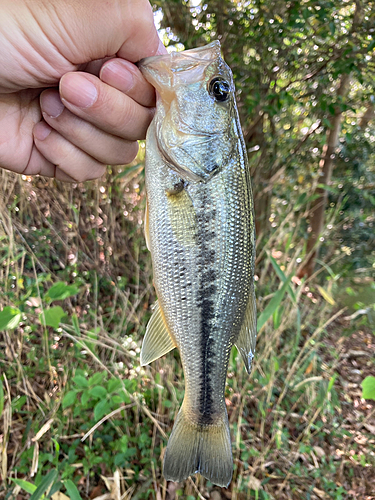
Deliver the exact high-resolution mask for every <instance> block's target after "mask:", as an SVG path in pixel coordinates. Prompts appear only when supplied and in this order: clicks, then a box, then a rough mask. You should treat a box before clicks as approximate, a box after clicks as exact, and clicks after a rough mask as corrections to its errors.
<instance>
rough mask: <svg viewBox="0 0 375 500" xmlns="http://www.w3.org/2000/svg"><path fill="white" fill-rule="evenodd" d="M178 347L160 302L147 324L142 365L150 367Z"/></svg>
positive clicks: (142, 350)
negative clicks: (156, 360) (169, 329)
mask: <svg viewBox="0 0 375 500" xmlns="http://www.w3.org/2000/svg"><path fill="white" fill-rule="evenodd" d="M175 347H176V344H175V342H174V340H173V339H172V337H171V335H170V333H169V331H168V328H167V326H166V324H165V321H164V318H163V313H162V310H161V307H160V305H159V302H156V304H155V309H154V312H153V313H152V316H151V318H150V321H149V322H148V324H147V328H146V334H145V336H144V339H143V343H142V349H141V365H142V366H144V365H148V364H149V363H151V362H152V361H155V359H158V358H160V357H161V356H164V354H167V352H169V351H171V350H172V349H174V348H175Z"/></svg>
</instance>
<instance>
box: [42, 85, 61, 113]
mask: <svg viewBox="0 0 375 500" xmlns="http://www.w3.org/2000/svg"><path fill="white" fill-rule="evenodd" d="M40 105H41V108H42V111H44V112H45V113H46V114H47V115H48V116H50V117H51V118H57V117H58V116H60V115H61V113H62V112H63V111H64V107H65V106H64V104H63V103H62V102H61V99H60V96H59V94H58V93H57V92H48V91H47V92H43V93H42V95H41V96H40Z"/></svg>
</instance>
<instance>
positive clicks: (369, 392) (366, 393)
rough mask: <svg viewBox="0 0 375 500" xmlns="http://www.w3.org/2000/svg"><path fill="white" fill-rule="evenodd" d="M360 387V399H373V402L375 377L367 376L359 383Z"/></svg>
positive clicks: (374, 397)
mask: <svg viewBox="0 0 375 500" xmlns="http://www.w3.org/2000/svg"><path fill="white" fill-rule="evenodd" d="M361 386H362V398H363V399H373V400H374V401H375V377H373V376H372V375H369V376H368V377H366V378H365V379H364V380H362V383H361Z"/></svg>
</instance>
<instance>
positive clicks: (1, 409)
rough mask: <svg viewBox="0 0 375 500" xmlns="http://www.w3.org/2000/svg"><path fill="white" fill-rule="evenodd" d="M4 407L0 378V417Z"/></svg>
mask: <svg viewBox="0 0 375 500" xmlns="http://www.w3.org/2000/svg"><path fill="white" fill-rule="evenodd" d="M3 409H4V389H3V381H2V380H1V379H0V418H1V415H2V414H3Z"/></svg>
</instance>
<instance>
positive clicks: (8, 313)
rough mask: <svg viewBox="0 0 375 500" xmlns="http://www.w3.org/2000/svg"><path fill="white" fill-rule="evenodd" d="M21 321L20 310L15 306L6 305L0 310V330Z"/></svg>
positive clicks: (13, 326) (14, 325) (14, 326)
mask: <svg viewBox="0 0 375 500" xmlns="http://www.w3.org/2000/svg"><path fill="white" fill-rule="evenodd" d="M20 321H21V311H20V310H19V309H17V308H16V307H11V306H6V307H4V309H3V310H2V311H0V331H1V330H6V329H8V328H16V326H18V323H19V322H20Z"/></svg>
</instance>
